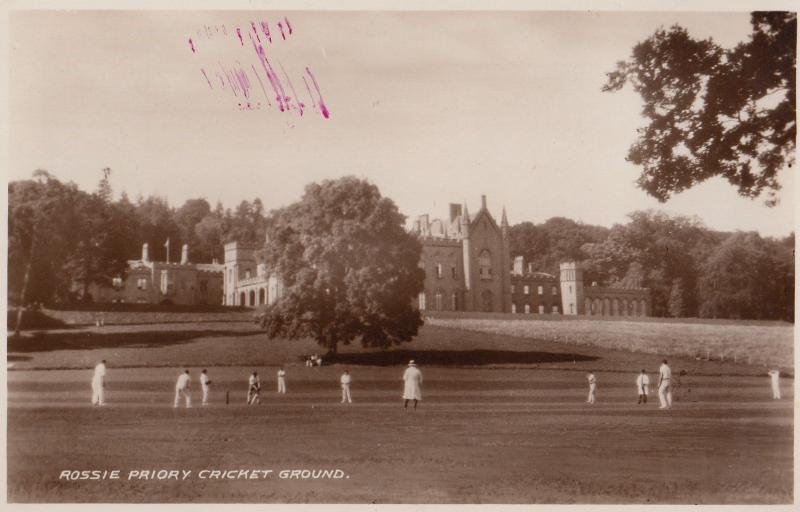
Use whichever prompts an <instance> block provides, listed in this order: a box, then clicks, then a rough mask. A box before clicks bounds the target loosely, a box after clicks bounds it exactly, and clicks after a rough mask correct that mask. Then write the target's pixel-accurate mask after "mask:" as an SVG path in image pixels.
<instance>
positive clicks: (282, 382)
mask: <svg viewBox="0 0 800 512" xmlns="http://www.w3.org/2000/svg"><path fill="white" fill-rule="evenodd" d="M278 393H286V371H285V370H284V369H283V368H280V369H279V370H278Z"/></svg>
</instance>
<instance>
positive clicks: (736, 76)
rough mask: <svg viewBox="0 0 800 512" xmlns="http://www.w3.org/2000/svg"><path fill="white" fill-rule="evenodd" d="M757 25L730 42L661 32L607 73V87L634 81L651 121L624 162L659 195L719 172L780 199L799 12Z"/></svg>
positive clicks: (751, 191)
mask: <svg viewBox="0 0 800 512" xmlns="http://www.w3.org/2000/svg"><path fill="white" fill-rule="evenodd" d="M751 24H752V33H751V34H750V37H749V40H748V41H746V42H742V43H740V44H738V45H737V46H736V47H734V48H732V49H724V48H722V47H720V46H719V45H717V44H716V43H714V41H712V40H711V39H707V40H698V39H694V38H692V37H691V36H690V35H689V33H688V32H687V31H686V30H685V29H684V28H682V27H680V26H673V27H671V28H670V29H669V30H664V29H659V30H657V31H656V32H655V33H654V34H653V35H652V36H650V37H649V38H648V39H647V40H645V41H643V42H641V43H639V44H637V45H636V46H635V47H634V48H633V53H632V55H631V57H630V59H629V60H627V61H622V62H618V63H617V69H616V70H615V71H613V72H611V73H609V74H608V81H607V83H606V84H605V86H604V90H605V91H616V90H619V89H621V88H622V87H623V86H624V85H625V84H626V83H630V84H631V85H632V86H633V89H634V90H635V91H636V92H637V93H639V94H640V95H641V97H642V100H644V109H643V110H642V114H643V116H644V117H646V118H647V119H648V120H649V123H650V124H649V125H648V126H646V127H644V128H641V129H640V130H639V136H638V139H637V140H636V142H635V143H634V144H633V145H632V146H631V148H630V150H629V152H628V157H627V159H628V160H629V161H631V162H633V163H634V164H636V165H640V166H642V168H643V169H642V174H641V175H640V177H639V180H638V184H639V186H640V187H641V188H642V189H644V190H645V191H646V192H647V193H648V194H650V195H652V196H653V197H655V198H657V199H658V200H660V201H662V202H663V201H666V200H667V199H669V197H670V196H671V195H672V194H673V193H677V192H681V191H683V190H686V189H688V188H690V187H692V186H694V185H695V184H698V183H701V182H703V181H705V180H707V179H709V178H711V177H714V176H720V177H723V178H724V179H727V180H728V181H729V182H730V183H731V184H732V185H734V186H735V187H737V188H738V192H739V194H740V195H742V196H745V197H750V198H755V197H758V196H760V195H761V194H762V193H766V195H767V201H766V203H767V204H768V205H774V204H775V203H776V191H777V190H779V188H780V184H779V182H778V179H777V175H778V172H779V171H780V170H781V169H783V168H784V167H785V166H789V167H791V165H792V164H793V163H794V149H795V137H796V122H795V89H796V85H795V67H796V40H797V14H796V13H793V12H754V13H752V15H751Z"/></svg>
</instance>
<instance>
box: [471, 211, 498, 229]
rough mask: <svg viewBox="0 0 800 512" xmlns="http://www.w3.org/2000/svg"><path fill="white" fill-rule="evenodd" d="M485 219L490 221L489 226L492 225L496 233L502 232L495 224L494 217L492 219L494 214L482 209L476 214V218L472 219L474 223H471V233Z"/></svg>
mask: <svg viewBox="0 0 800 512" xmlns="http://www.w3.org/2000/svg"><path fill="white" fill-rule="evenodd" d="M483 217H486V218H488V219H489V224H491V225H492V227H493V228H494V229H495V230H496V231H498V232H499V231H500V226H498V225H497V222H495V220H494V217H492V214H491V213H489V210H487V209H486V208H481V209H480V210H478V213H476V214H475V217H474V218H473V219H472V222H470V223H469V230H470V232H472V229H473V228H474V227H475V226H477V225H478V222H480V221H481V219H482V218H483Z"/></svg>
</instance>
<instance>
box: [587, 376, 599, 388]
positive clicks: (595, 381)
mask: <svg viewBox="0 0 800 512" xmlns="http://www.w3.org/2000/svg"><path fill="white" fill-rule="evenodd" d="M586 378H587V379H589V384H590V385H592V386H594V385H595V384H597V379H595V378H594V374H593V373H590V374H589V376H588V377H586Z"/></svg>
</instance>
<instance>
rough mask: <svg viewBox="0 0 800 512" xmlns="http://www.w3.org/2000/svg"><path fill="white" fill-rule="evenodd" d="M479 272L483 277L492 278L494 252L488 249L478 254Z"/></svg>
mask: <svg viewBox="0 0 800 512" xmlns="http://www.w3.org/2000/svg"><path fill="white" fill-rule="evenodd" d="M478 274H479V275H480V277H481V279H491V278H492V254H491V253H490V252H489V251H488V250H487V249H484V250H483V251H481V254H480V256H478Z"/></svg>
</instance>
